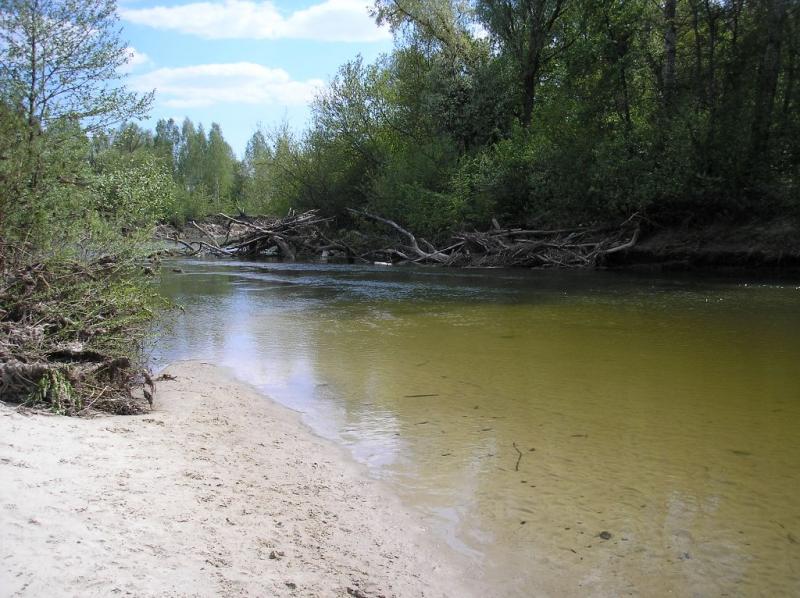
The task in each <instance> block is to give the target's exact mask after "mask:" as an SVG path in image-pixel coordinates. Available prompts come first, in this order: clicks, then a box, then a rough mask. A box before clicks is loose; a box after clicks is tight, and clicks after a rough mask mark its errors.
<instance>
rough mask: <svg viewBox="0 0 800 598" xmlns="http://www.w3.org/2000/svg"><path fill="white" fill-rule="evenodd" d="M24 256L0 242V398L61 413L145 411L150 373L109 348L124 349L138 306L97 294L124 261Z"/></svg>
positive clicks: (148, 403)
mask: <svg viewBox="0 0 800 598" xmlns="http://www.w3.org/2000/svg"><path fill="white" fill-rule="evenodd" d="M23 254H24V252H23V251H20V250H9V249H8V248H3V247H0V400H3V401H7V402H12V403H21V404H23V405H26V406H30V407H37V408H46V409H49V410H51V411H53V412H56V413H62V414H67V415H82V414H86V413H88V412H90V411H93V410H102V411H108V412H113V413H124V414H128V413H140V412H142V411H145V410H147V409H148V408H149V407H150V406H151V405H152V400H153V394H154V392H155V388H154V385H153V382H152V380H151V379H150V376H149V375H148V373H147V372H146V371H145V370H143V369H141V368H137V367H135V366H134V365H133V364H132V363H131V360H130V357H129V356H127V355H125V354H124V351H121V350H120V351H118V350H115V348H116V347H124V346H127V347H128V348H130V346H131V344H130V340H131V338H134V337H135V334H132V330H131V328H132V327H133V326H135V324H134V322H135V321H136V320H137V319H138V318H139V317H141V312H139V311H138V310H139V309H140V307H141V306H140V305H139V304H138V300H136V299H134V300H133V301H131V302H126V301H125V300H123V299H120V298H119V297H116V296H115V297H110V296H107V295H106V294H104V293H102V292H99V291H98V288H99V287H105V288H108V286H109V285H110V284H112V282H113V280H114V279H115V277H117V276H118V275H119V274H120V269H121V268H126V267H127V266H123V265H121V264H119V263H118V262H117V260H116V259H114V258H112V257H108V256H106V257H104V258H100V259H96V260H94V261H92V262H90V263H82V262H77V261H69V262H41V261H35V260H33V259H31V258H30V257H29V256H25V255H23ZM139 270H141V268H140V267H139Z"/></svg>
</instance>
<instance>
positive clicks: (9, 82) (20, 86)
mask: <svg viewBox="0 0 800 598" xmlns="http://www.w3.org/2000/svg"><path fill="white" fill-rule="evenodd" d="M117 22H118V21H117V15H116V4H115V3H114V2H113V0H88V1H78V0H0V96H1V97H2V100H3V102H4V103H5V105H6V106H8V107H10V108H11V109H12V110H14V111H16V112H17V114H19V117H20V118H19V121H18V122H19V125H20V126H21V127H22V129H21V130H20V131H21V135H20V137H21V139H20V140H21V142H22V149H23V153H24V155H25V163H24V165H22V166H23V171H24V177H25V179H26V185H25V186H26V189H24V190H23V189H21V188H18V189H16V191H17V195H16V198H15V204H16V205H17V207H18V210H17V215H18V216H19V217H20V218H22V221H23V223H28V224H29V223H30V220H31V219H32V218H34V217H35V213H36V212H37V211H42V210H43V211H44V212H46V211H47V207H48V206H47V205H46V204H47V202H44V204H43V202H42V198H43V196H44V195H47V194H50V193H51V192H52V191H53V189H54V187H55V186H58V185H64V184H70V183H75V182H76V180H77V178H78V177H79V176H82V175H83V173H81V172H77V171H75V170H72V171H70V170H69V166H70V165H73V166H75V165H78V166H79V167H80V166H81V161H80V160H74V159H72V157H67V156H59V155H58V154H59V152H68V151H70V150H73V149H75V147H74V144H73V143H72V142H73V140H75V139H76V138H77V137H80V136H83V135H85V134H86V133H88V132H94V131H100V130H102V129H104V128H106V127H108V126H109V125H112V124H114V123H119V122H121V121H124V120H126V119H129V118H136V117H140V116H143V115H144V114H145V113H146V112H147V110H148V109H149V106H150V104H151V102H152V98H153V95H152V94H145V95H143V96H142V95H137V94H134V93H132V92H129V91H128V90H126V89H125V87H124V85H123V84H122V79H121V78H122V76H121V75H120V70H119V67H121V66H122V65H124V64H125V63H127V62H128V60H130V52H129V50H128V49H127V46H126V45H125V44H124V43H123V42H122V41H121V40H120V38H119V30H118V25H117ZM45 156H47V159H45Z"/></svg>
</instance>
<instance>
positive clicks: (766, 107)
mask: <svg viewBox="0 0 800 598" xmlns="http://www.w3.org/2000/svg"><path fill="white" fill-rule="evenodd" d="M765 4H766V11H767V14H766V41H765V44H764V49H763V52H762V54H761V60H760V62H759V66H758V74H757V76H756V97H755V106H754V111H753V127H752V133H751V142H750V158H751V164H755V163H756V162H758V163H759V164H761V163H763V160H764V154H765V152H766V150H767V148H768V145H769V133H770V128H771V126H772V112H773V107H774V104H775V94H776V92H777V88H778V77H779V75H780V68H781V43H782V42H783V29H784V25H785V22H786V0H766V2H765Z"/></svg>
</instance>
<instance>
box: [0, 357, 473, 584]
mask: <svg viewBox="0 0 800 598" xmlns="http://www.w3.org/2000/svg"><path fill="white" fill-rule="evenodd" d="M167 372H169V373H170V374H173V375H175V376H177V380H176V381H174V382H172V381H167V382H161V383H160V384H159V391H158V392H159V394H158V396H157V399H156V409H155V410H154V411H153V412H152V413H151V414H147V415H144V416H135V417H100V418H95V419H74V418H65V417H55V416H46V415H24V414H22V413H19V412H17V411H16V410H15V409H13V408H11V407H9V406H5V405H0V596H48V597H49V596H100V595H102V596H109V595H111V596H113V595H133V596H348V595H353V596H369V597H377V596H386V597H389V596H454V597H459V598H460V597H462V596H470V595H476V592H474V591H470V590H468V589H466V588H464V587H461V586H460V582H459V581H458V574H459V564H458V561H457V560H455V559H456V557H454V556H452V555H451V554H450V553H449V551H448V550H447V549H446V548H444V547H442V546H437V545H436V544H435V543H434V541H433V539H432V538H430V537H429V536H428V535H427V534H426V533H425V530H424V529H422V527H421V525H420V524H419V523H418V521H416V520H415V518H414V516H413V514H411V513H409V512H407V511H406V510H404V509H403V507H402V506H401V505H400V504H399V503H398V502H397V500H396V499H395V498H393V497H392V496H391V495H389V494H388V493H387V492H386V490H385V489H384V488H383V487H382V486H381V485H380V484H379V483H377V482H375V481H372V480H369V479H368V478H366V476H365V475H364V472H363V471H362V470H361V469H360V468H359V467H358V466H357V465H356V464H354V463H353V462H352V461H351V460H350V458H349V457H348V456H347V455H345V454H344V453H343V452H342V451H341V450H339V449H338V448H337V447H336V446H335V445H333V444H331V443H328V442H326V441H324V440H322V439H319V438H317V437H316V436H314V435H313V434H312V433H311V432H310V431H309V430H308V429H307V428H306V427H305V426H304V425H303V424H302V423H301V422H300V421H299V419H298V417H297V415H296V414H295V413H294V412H291V411H289V410H287V409H285V408H283V407H281V406H279V405H277V404H275V403H273V402H271V401H269V400H268V399H265V398H264V397H263V396H261V395H259V394H258V393H257V392H256V391H255V390H254V389H252V388H250V387H248V386H246V385H243V384H242V383H240V382H237V381H235V380H233V379H232V377H231V376H230V375H229V374H228V373H227V372H226V371H225V370H223V369H220V368H217V367H215V366H212V365H209V364H205V363H200V362H185V363H179V364H175V365H173V366H171V367H170V368H169V369H168V370H167Z"/></svg>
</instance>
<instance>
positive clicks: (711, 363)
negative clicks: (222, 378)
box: [154, 261, 800, 596]
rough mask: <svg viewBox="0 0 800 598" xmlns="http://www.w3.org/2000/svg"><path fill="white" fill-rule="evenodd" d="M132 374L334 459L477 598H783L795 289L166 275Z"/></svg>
mask: <svg viewBox="0 0 800 598" xmlns="http://www.w3.org/2000/svg"><path fill="white" fill-rule="evenodd" d="M181 266H182V268H183V269H184V270H185V271H186V273H185V274H167V273H165V274H164V279H163V281H162V288H163V290H164V291H165V292H166V293H167V294H169V295H170V296H172V297H174V298H175V299H176V300H177V302H178V303H180V304H182V305H183V306H184V307H185V312H184V313H183V314H182V315H180V316H179V317H178V320H177V322H176V323H175V324H174V325H173V326H171V327H170V329H169V330H165V331H164V332H163V333H162V335H161V337H160V339H159V341H158V343H157V345H156V347H155V349H154V360H155V361H156V363H157V364H163V363H166V362H168V361H170V360H174V359H182V358H195V357H201V358H207V359H212V360H214V361H216V362H217V363H221V364H224V365H227V366H231V367H233V368H234V369H235V370H236V372H237V373H238V374H239V375H240V376H241V377H242V378H244V379H246V380H247V381H249V382H252V383H254V384H256V385H258V386H260V387H261V388H263V389H264V390H265V392H267V393H268V394H269V395H271V396H272V397H274V398H275V399H276V400H278V401H280V402H281V403H284V404H286V405H288V406H290V407H293V408H294V409H297V410H299V411H301V412H303V414H304V418H305V420H306V421H307V422H308V423H309V424H310V425H311V426H312V427H313V428H314V429H315V430H317V431H318V432H319V433H320V434H322V435H325V436H327V437H329V438H333V439H335V440H337V441H339V442H342V443H343V444H345V445H346V446H348V447H349V448H350V449H351V450H352V452H353V454H354V455H355V456H356V458H357V459H359V460H360V461H362V462H364V463H366V464H367V465H368V466H369V468H370V471H371V472H372V473H373V474H374V475H375V476H377V477H380V478H382V479H384V480H386V481H387V482H388V483H390V484H391V485H392V486H394V487H395V488H396V490H397V491H398V492H399V493H400V495H401V496H402V497H403V499H404V500H405V501H406V502H407V503H408V504H409V505H412V506H414V507H416V508H417V509H419V511H420V512H421V513H422V514H423V517H425V518H426V520H427V521H428V522H429V523H430V525H431V527H432V529H434V530H435V531H436V533H438V534H441V535H443V536H444V537H445V538H446V539H447V541H448V542H449V543H450V544H451V545H452V546H453V547H454V548H456V549H457V550H459V551H460V552H462V553H463V554H464V555H466V556H467V557H468V558H469V559H471V560H472V561H473V563H474V567H472V571H473V574H474V575H475V576H477V577H479V578H481V579H482V580H483V581H484V582H488V583H491V584H492V587H493V588H494V589H495V590H496V591H497V595H503V594H504V593H505V595H513V596H526V595H548V594H549V595H554V596H558V595H576V596H579V595H588V594H593V595H623V594H629V593H631V594H635V595H645V596H653V595H664V594H669V593H672V594H675V595H698V596H709V595H725V594H727V595H799V594H800V499H799V498H798V493H800V442H798V437H800V371H799V369H798V364H799V363H800V289H798V288H797V287H796V286H795V285H780V284H759V283H753V284H747V283H746V282H745V281H716V282H709V281H703V280H698V279H686V278H682V279H650V278H642V277H632V276H629V275H620V274H613V273H566V274H565V273H553V272H544V273H535V272H520V271H514V272H509V271H488V272H487V271H463V270H462V271H453V270H447V271H443V270H441V269H399V268H393V269H379V268H364V267H354V266H322V265H297V264H291V265H290V264H252V263H248V264H244V263H233V262H199V261H198V262H185V263H183V264H182V265H181Z"/></svg>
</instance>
